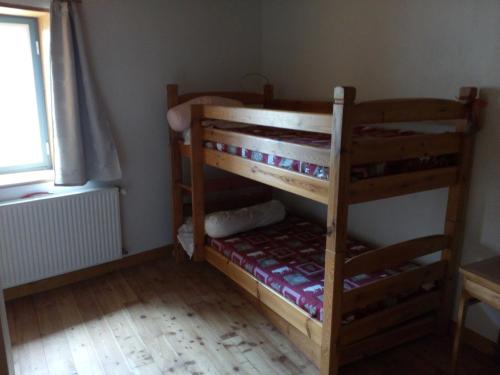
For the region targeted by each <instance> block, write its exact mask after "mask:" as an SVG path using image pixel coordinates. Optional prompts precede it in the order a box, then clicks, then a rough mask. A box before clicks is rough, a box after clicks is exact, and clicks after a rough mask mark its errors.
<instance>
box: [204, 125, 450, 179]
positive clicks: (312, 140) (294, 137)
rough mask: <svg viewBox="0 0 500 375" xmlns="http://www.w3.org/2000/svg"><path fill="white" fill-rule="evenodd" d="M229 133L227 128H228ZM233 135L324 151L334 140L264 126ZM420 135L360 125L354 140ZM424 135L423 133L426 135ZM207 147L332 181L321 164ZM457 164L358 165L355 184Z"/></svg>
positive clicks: (436, 160)
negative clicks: (364, 180) (374, 178)
mask: <svg viewBox="0 0 500 375" xmlns="http://www.w3.org/2000/svg"><path fill="white" fill-rule="evenodd" d="M226 130H227V129H226ZM230 131H231V132H237V133H242V134H249V135H254V136H259V137H263V138H269V139H274V140H278V141H282V142H289V143H296V144H301V145H307V146H313V147H318V148H323V149H328V150H329V149H330V142H331V138H330V135H329V134H321V133H310V132H302V131H294V130H286V129H277V128H269V127H263V126H246V127H241V126H240V127H239V128H231V129H230ZM415 134H420V133H417V132H414V131H408V130H400V129H387V128H380V127H374V126H360V127H356V128H354V134H353V136H354V138H389V137H401V136H410V135H415ZM422 134H423V133H422ZM205 147H207V148H210V149H216V150H218V151H221V152H226V153H229V154H232V155H237V156H240V157H242V158H245V159H251V160H253V161H257V162H261V163H265V164H269V165H273V166H275V167H280V168H283V169H287V170H291V171H294V172H299V173H302V174H306V175H309V176H313V177H316V178H320V179H324V180H327V179H328V178H329V171H328V169H329V168H328V166H324V165H317V164H313V163H309V162H304V161H300V160H294V159H289V158H285V157H282V156H279V155H270V154H266V153H263V152H260V151H256V150H250V149H246V148H243V147H238V146H235V145H227V144H224V143H218V142H212V141H206V142H205ZM454 163H455V159H454V157H453V156H450V155H441V156H432V157H431V156H428V157H421V158H412V159H407V160H398V161H391V162H384V163H376V164H369V165H358V166H355V167H352V170H351V179H352V181H357V180H362V179H365V178H372V177H380V176H385V175H392V174H398V173H407V172H412V171H418V170H424V169H431V168H437V167H445V166H449V165H452V164H454Z"/></svg>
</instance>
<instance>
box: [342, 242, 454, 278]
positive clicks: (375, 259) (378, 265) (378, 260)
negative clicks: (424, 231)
mask: <svg viewBox="0 0 500 375" xmlns="http://www.w3.org/2000/svg"><path fill="white" fill-rule="evenodd" d="M449 243H450V238H449V236H446V235H434V236H427V237H420V238H415V239H413V240H409V241H405V242H400V243H397V244H394V245H391V246H386V247H383V248H380V249H373V250H370V251H367V252H366V253H363V254H360V255H358V256H355V257H353V258H351V259H349V260H348V261H347V262H346V264H345V267H344V277H351V276H355V275H359V274H360V273H370V272H374V271H378V270H383V269H386V268H390V267H395V266H398V265H400V264H402V263H404V262H406V261H409V260H412V259H414V258H418V257H421V256H424V255H427V254H431V253H434V252H436V251H439V250H443V249H445V248H446V247H447V246H448V244H449Z"/></svg>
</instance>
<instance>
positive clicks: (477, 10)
mask: <svg viewBox="0 0 500 375" xmlns="http://www.w3.org/2000/svg"><path fill="white" fill-rule="evenodd" d="M262 12H263V21H262V25H263V34H262V39H263V50H262V56H263V62H262V64H263V69H262V71H263V73H264V74H266V75H268V76H269V77H270V78H271V80H272V82H273V83H274V84H275V85H276V91H277V94H278V95H281V96H286V97H290V98H311V99H317V98H322V99H327V98H331V94H332V89H333V87H334V85H350V86H355V87H357V88H358V99H360V100H364V99H375V98H377V99H380V98H387V97H391V96H392V97H396V96H403V97H404V96H435V97H445V98H453V97H456V95H457V94H458V89H459V87H460V86H465V85H474V86H479V87H481V89H482V91H481V96H482V97H484V98H485V99H487V100H488V102H489V108H488V109H487V110H486V111H485V116H484V129H483V130H482V131H481V133H479V134H478V137H477V148H476V152H475V160H474V170H473V174H472V186H471V193H470V200H469V205H468V214H467V225H466V229H465V243H464V254H463V262H464V263H468V262H471V261H475V260H478V259H481V258H487V257H490V256H493V255H495V254H500V234H499V233H500V203H499V202H500V173H499V165H500V68H499V62H500V2H498V1H496V0H477V1H468V0H422V1H413V0H379V1H376V2H375V1H372V0H353V1H341V0H335V1H332V0H311V1H301V0H267V1H265V2H263V9H262ZM445 197H446V190H439V191H433V192H427V193H419V194H414V195H412V196H408V197H404V198H392V199H387V200H383V201H379V202H371V203H367V204H361V205H355V206H352V207H351V209H350V222H349V224H350V229H351V230H352V231H353V232H354V233H358V234H361V235H362V236H364V237H366V238H368V239H371V240H376V241H378V242H380V243H382V244H384V243H390V242H395V241H400V240H403V239H409V238H411V237H415V236H420V235H424V234H430V233H435V232H440V231H442V223H443V217H444V209H445ZM287 200H288V201H289V202H290V203H292V204H293V205H295V206H296V207H297V206H299V208H301V209H304V208H306V209H308V210H309V212H310V214H312V215H314V216H321V215H322V214H324V210H323V209H322V208H321V207H318V205H315V204H311V203H310V202H304V201H302V203H298V201H297V200H296V199H290V197H288V199H287ZM382 215H383V216H382ZM381 218H382V219H381ZM468 322H469V324H468V325H469V326H470V327H471V328H473V329H474V330H476V331H478V332H480V333H481V334H483V335H484V336H486V337H489V338H490V339H492V340H496V338H497V333H498V327H499V326H500V315H499V313H498V312H495V311H494V310H492V309H489V308H487V307H485V306H483V305H477V306H476V307H473V308H471V311H470V315H469V320H468Z"/></svg>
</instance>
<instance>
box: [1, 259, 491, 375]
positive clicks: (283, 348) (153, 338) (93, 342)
mask: <svg viewBox="0 0 500 375" xmlns="http://www.w3.org/2000/svg"><path fill="white" fill-rule="evenodd" d="M7 309H8V317H9V325H10V333H11V336H12V341H13V346H14V360H15V368H16V374H23V375H25V374H29V375H32V374H92V375H95V374H131V373H134V374H165V373H166V374H168V373H175V374H233V373H241V374H317V373H318V371H317V369H316V368H315V367H314V366H313V365H312V364H311V363H310V362H309V361H308V360H307V359H306V358H305V357H304V356H303V355H302V354H301V353H299V352H298V351H297V350H296V349H295V348H294V347H293V346H292V345H291V344H290V343H289V342H288V341H287V340H286V339H285V338H284V337H283V336H282V335H281V334H279V332H277V331H276V330H275V329H274V328H273V327H272V326H271V325H270V324H269V322H268V321H266V319H264V318H263V317H262V316H261V315H260V314H259V313H258V312H257V311H256V310H255V309H254V308H253V307H252V305H250V304H249V303H247V302H246V301H245V300H244V299H243V298H242V297H241V296H240V295H239V294H238V293H237V291H236V289H234V287H233V286H232V284H231V283H230V282H229V281H228V280H227V279H226V278H225V277H224V276H223V275H221V274H220V273H218V272H217V271H215V270H214V269H212V268H211V267H210V266H208V265H206V264H192V263H188V264H186V265H183V266H181V267H179V266H177V265H175V264H174V263H173V262H170V261H167V260H165V261H160V262H153V263H147V264H144V265H142V266H139V267H135V268H130V269H127V270H123V271H120V272H115V273H113V274H110V275H107V276H104V277H101V278H98V279H94V280H91V281H87V282H82V283H79V284H75V285H73V286H70V287H65V288H61V289H57V290H54V291H50V292H46V293H42V294H39V295H36V296H34V297H27V298H22V299H19V300H16V301H12V302H9V303H8V306H7ZM450 346H451V344H450V340H449V339H446V338H445V339H436V338H427V339H423V340H419V341H417V342H414V343H411V344H408V345H405V346H402V347H400V348H397V349H394V350H392V351H390V352H386V353H384V354H381V355H378V356H375V357H373V358H370V359H367V360H364V361H361V362H358V363H356V364H353V365H350V366H347V367H344V368H343V369H342V371H341V373H342V374H363V375H367V374H401V373H404V374H405V375H408V374H444V373H446V372H447V369H448V367H449V358H450ZM460 367H461V370H460V371H461V373H462V374H500V367H499V366H498V365H497V364H495V363H494V362H493V361H492V360H490V359H489V358H488V357H485V356H484V355H481V354H479V353H478V352H476V351H474V350H473V349H465V350H464V352H463V356H462V358H461V366H460Z"/></svg>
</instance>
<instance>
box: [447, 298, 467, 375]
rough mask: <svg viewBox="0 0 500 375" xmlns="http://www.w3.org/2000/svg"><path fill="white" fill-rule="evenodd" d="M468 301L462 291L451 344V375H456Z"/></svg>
mask: <svg viewBox="0 0 500 375" xmlns="http://www.w3.org/2000/svg"><path fill="white" fill-rule="evenodd" d="M469 299H470V296H469V294H468V293H467V292H466V291H465V290H462V295H461V297H460V303H459V305H458V320H457V327H456V331H455V341H454V343H453V354H452V363H451V371H452V374H456V373H457V361H458V354H459V351H460V341H461V339H462V332H463V327H464V324H465V319H466V315H467V305H468V302H469Z"/></svg>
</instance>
